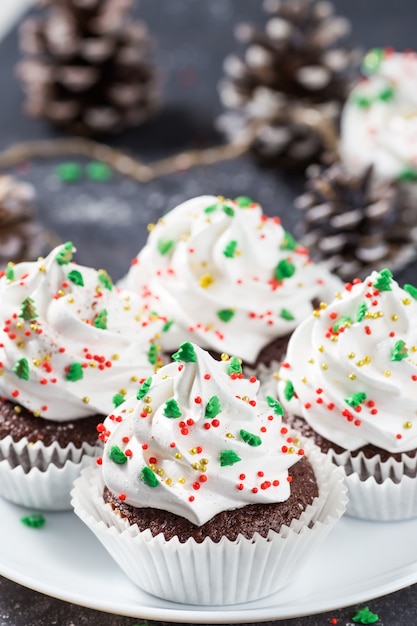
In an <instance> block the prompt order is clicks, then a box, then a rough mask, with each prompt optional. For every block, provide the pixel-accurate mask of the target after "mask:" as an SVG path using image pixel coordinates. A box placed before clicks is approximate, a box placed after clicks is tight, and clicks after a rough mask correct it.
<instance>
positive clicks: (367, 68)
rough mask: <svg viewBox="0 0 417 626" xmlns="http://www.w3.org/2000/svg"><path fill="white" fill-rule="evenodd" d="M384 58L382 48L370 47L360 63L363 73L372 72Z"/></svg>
mask: <svg viewBox="0 0 417 626" xmlns="http://www.w3.org/2000/svg"><path fill="white" fill-rule="evenodd" d="M383 58H384V49H383V48H372V49H371V50H369V52H367V53H366V54H365V56H364V58H363V61H362V63H361V68H362V71H363V72H364V73H365V74H374V73H375V72H376V71H377V70H378V68H379V66H380V65H381V63H382V60H383Z"/></svg>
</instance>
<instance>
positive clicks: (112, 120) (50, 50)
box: [17, 0, 158, 135]
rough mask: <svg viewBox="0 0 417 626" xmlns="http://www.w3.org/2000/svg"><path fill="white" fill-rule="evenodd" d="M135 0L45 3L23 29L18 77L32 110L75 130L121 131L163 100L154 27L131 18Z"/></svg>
mask: <svg viewBox="0 0 417 626" xmlns="http://www.w3.org/2000/svg"><path fill="white" fill-rule="evenodd" d="M131 4H132V0H43V1H41V2H40V6H41V7H46V9H45V11H44V12H41V13H40V15H39V16H37V17H31V18H28V19H27V20H26V21H25V22H24V23H23V25H22V28H21V37H20V41H21V49H22V52H23V53H24V55H25V57H26V58H23V60H22V61H21V62H20V63H19V65H18V68H17V73H18V76H19V78H20V80H21V82H22V85H23V88H24V91H25V93H26V97H27V99H26V103H25V110H26V112H27V113H28V114H29V115H31V116H32V117H41V118H46V119H47V120H49V121H50V122H51V123H53V124H54V125H56V126H58V127H61V128H65V129H67V130H68V131H69V132H71V133H73V134H81V135H90V134H98V133H108V132H117V131H120V130H122V129H123V128H124V127H127V126H134V125H138V124H140V123H142V122H143V121H144V120H145V119H146V118H148V117H149V116H150V114H152V113H153V112H154V110H155V108H156V105H157V100H158V97H157V75H156V70H155V68H154V66H152V65H151V64H150V62H149V61H148V56H149V52H150V48H151V41H150V38H149V35H148V32H147V29H146V26H145V25H144V24H143V23H142V22H139V21H132V20H130V19H129V15H128V11H129V10H130V9H131Z"/></svg>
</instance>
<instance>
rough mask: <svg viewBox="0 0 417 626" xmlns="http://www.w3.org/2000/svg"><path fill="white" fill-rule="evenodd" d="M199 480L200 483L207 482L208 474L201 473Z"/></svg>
mask: <svg viewBox="0 0 417 626" xmlns="http://www.w3.org/2000/svg"><path fill="white" fill-rule="evenodd" d="M198 480H199V481H200V483H205V482H207V475H206V474H201V476H200V478H199V479H198Z"/></svg>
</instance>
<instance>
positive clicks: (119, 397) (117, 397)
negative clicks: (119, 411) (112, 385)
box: [112, 393, 125, 408]
mask: <svg viewBox="0 0 417 626" xmlns="http://www.w3.org/2000/svg"><path fill="white" fill-rule="evenodd" d="M124 401H125V397H124V395H123V394H122V393H115V394H114V396H113V398H112V402H113V404H114V406H115V407H116V408H117V407H118V406H120V405H121V404H123V402H124Z"/></svg>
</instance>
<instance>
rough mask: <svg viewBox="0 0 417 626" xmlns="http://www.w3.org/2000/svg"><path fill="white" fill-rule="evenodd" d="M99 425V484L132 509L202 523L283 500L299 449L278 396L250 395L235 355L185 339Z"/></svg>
mask: <svg viewBox="0 0 417 626" xmlns="http://www.w3.org/2000/svg"><path fill="white" fill-rule="evenodd" d="M173 356H174V359H176V361H175V362H173V363H170V364H168V365H165V366H164V367H162V368H161V369H160V370H158V372H157V373H156V374H155V375H154V376H152V377H150V378H148V379H147V380H146V381H145V382H144V383H143V384H142V385H141V386H140V387H139V390H138V393H137V396H136V397H132V398H128V399H127V400H126V401H125V402H124V403H123V404H121V405H120V406H119V407H118V409H117V411H115V412H114V413H113V414H112V415H110V416H108V417H107V418H106V420H105V421H104V423H103V424H102V425H101V426H99V430H100V437H101V439H103V440H104V441H105V445H104V454H103V458H102V469H103V476H104V481H105V483H106V485H107V486H108V488H109V489H110V490H111V491H112V492H113V493H114V494H116V495H117V496H118V497H119V498H120V499H121V500H124V501H126V502H127V503H128V504H131V505H132V506H135V507H153V508H157V509H162V510H166V511H170V512H172V513H175V514H177V515H180V516H182V517H186V518H188V519H189V520H190V521H191V522H193V523H194V524H197V525H202V524H204V523H205V522H206V521H208V520H209V519H211V518H212V517H213V516H214V515H216V514H217V513H219V512H220V511H224V510H229V509H236V508H239V507H242V506H245V505H247V504H251V503H271V502H281V501H284V500H286V499H287V498H288V497H289V494H290V482H289V476H288V468H289V467H291V466H292V465H293V464H294V463H295V462H296V461H297V460H298V459H300V457H301V455H302V454H303V450H302V448H300V442H299V441H298V440H294V439H293V438H291V437H289V436H288V430H287V428H285V427H283V425H282V423H281V414H282V407H281V405H280V404H279V402H277V401H276V400H273V399H272V398H268V402H265V401H258V400H257V391H258V388H259V382H258V381H257V379H256V378H255V377H252V378H250V379H245V378H243V376H242V371H241V365H240V362H239V360H238V359H237V358H236V357H232V358H231V359H228V360H224V361H216V360H214V359H213V358H212V357H211V356H210V355H209V354H208V353H207V352H205V351H204V350H202V349H201V348H199V347H197V346H196V345H194V344H191V343H187V342H186V343H184V344H182V345H181V347H180V349H179V350H178V352H177V353H175V354H174V355H173Z"/></svg>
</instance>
